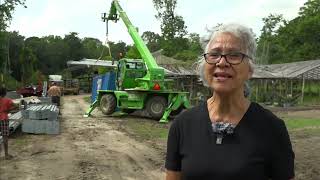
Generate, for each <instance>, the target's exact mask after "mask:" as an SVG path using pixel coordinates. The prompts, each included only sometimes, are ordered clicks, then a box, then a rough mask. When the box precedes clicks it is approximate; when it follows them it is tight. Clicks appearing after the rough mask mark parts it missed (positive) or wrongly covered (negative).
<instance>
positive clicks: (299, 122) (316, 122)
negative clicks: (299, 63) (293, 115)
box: [285, 119, 320, 130]
mask: <svg viewBox="0 0 320 180" xmlns="http://www.w3.org/2000/svg"><path fill="white" fill-rule="evenodd" d="M285 123H286V126H287V128H288V129H291V130H293V129H300V128H309V127H310V128H311V127H315V128H320V119H285Z"/></svg>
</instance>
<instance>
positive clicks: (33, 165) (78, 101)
mask: <svg viewBox="0 0 320 180" xmlns="http://www.w3.org/2000/svg"><path fill="white" fill-rule="evenodd" d="M87 107H88V104H87V103H86V102H85V101H84V100H83V96H64V97H63V108H62V116H61V134H60V135H55V136H49V135H30V134H24V133H16V134H15V135H14V136H13V137H12V138H11V142H10V145H11V147H10V148H11V152H12V154H13V155H15V158H14V160H10V161H6V160H4V158H3V154H2V155H1V157H0V179H1V180H7V179H9V180H11V179H12V180H29V179H30V180H31V179H32V180H34V179H35V180H37V179H39V180H40V179H41V180H43V179H45V180H51V179H55V180H56V179H61V180H65V179H67V180H79V179H83V180H85V179H88V180H95V179H99V180H103V179H110V180H122V179H124V180H131V179H144V180H148V179H155V180H157V179H164V172H163V169H162V167H163V158H164V157H163V152H159V150H157V149H154V148H152V147H151V146H148V144H145V143H142V142H138V141H136V140H135V139H132V138H130V137H129V136H127V135H126V134H124V133H123V132H120V131H118V130H117V129H115V127H114V126H111V125H110V124H108V123H106V121H112V118H111V117H110V118H106V117H103V115H101V114H100V113H98V112H97V113H95V116H96V117H95V118H83V117H82V115H83V112H84V111H85V109H86V108H87Z"/></svg>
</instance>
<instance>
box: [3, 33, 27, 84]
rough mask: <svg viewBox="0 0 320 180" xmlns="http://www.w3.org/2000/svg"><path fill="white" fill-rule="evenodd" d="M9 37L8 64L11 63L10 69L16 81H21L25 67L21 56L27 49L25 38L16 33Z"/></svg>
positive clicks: (10, 34) (9, 34) (8, 35)
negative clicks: (23, 67) (25, 48)
mask: <svg viewBox="0 0 320 180" xmlns="http://www.w3.org/2000/svg"><path fill="white" fill-rule="evenodd" d="M7 37H8V39H7V43H8V45H7V47H8V52H9V54H8V57H7V58H8V62H10V67H8V69H9V70H10V71H11V75H12V76H13V77H14V78H15V79H17V80H18V81H21V72H22V66H24V64H21V61H20V58H21V57H20V54H21V53H22V51H23V48H24V47H25V44H24V36H21V35H19V33H18V32H16V31H14V32H8V33H7Z"/></svg>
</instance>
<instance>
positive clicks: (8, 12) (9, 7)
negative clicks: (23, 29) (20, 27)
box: [0, 0, 26, 31]
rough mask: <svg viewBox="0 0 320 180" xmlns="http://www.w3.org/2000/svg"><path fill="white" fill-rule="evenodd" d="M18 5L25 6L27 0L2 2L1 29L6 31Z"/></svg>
mask: <svg viewBox="0 0 320 180" xmlns="http://www.w3.org/2000/svg"><path fill="white" fill-rule="evenodd" d="M17 5H23V6H24V7H26V6H25V0H4V2H2V3H0V31H5V30H6V28H7V27H8V22H10V21H11V19H12V12H13V11H14V9H15V7H16V6H17Z"/></svg>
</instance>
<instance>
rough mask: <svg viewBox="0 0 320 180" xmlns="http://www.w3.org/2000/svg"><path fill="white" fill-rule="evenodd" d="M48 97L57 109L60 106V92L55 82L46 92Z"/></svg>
mask: <svg viewBox="0 0 320 180" xmlns="http://www.w3.org/2000/svg"><path fill="white" fill-rule="evenodd" d="M48 96H50V97H51V101H52V103H54V104H56V105H57V106H58V107H59V106H60V96H61V90H60V87H58V86H57V85H56V83H55V82H53V83H52V84H51V87H50V88H49V90H48Z"/></svg>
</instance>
